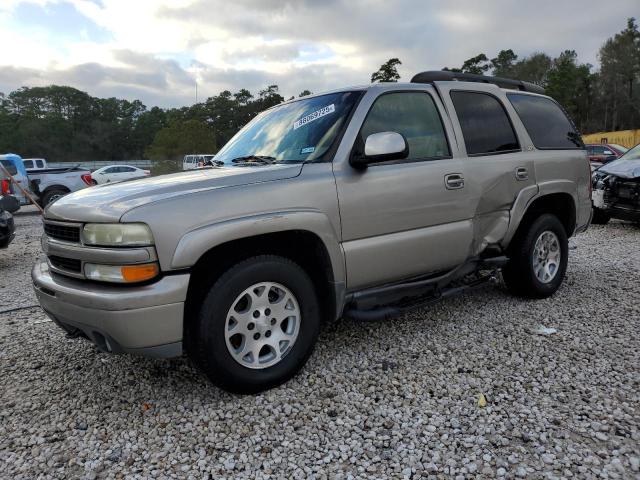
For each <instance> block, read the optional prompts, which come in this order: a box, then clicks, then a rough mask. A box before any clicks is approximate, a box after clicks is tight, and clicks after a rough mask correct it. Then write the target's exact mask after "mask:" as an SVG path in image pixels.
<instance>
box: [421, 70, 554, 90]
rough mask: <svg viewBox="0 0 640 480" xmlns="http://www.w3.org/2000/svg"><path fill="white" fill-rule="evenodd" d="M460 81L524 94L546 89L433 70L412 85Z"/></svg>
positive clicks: (514, 82) (499, 78)
mask: <svg viewBox="0 0 640 480" xmlns="http://www.w3.org/2000/svg"><path fill="white" fill-rule="evenodd" d="M452 80H459V81H462V82H479V83H493V84H494V85H498V86H499V87H503V88H512V89H516V90H521V91H523V92H532V93H542V94H544V88H542V87H541V86H539V85H536V84H534V83H530V82H525V81H522V80H513V79H511V78H502V77H490V76H488V75H476V74H474V73H461V72H452V71H450V70H433V71H429V72H421V73H418V74H416V75H414V77H413V78H412V79H411V83H433V82H443V81H445V82H446V81H452Z"/></svg>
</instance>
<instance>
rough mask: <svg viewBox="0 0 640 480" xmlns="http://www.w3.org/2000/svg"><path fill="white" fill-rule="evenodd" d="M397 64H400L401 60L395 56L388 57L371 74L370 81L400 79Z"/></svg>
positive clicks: (395, 80) (394, 80)
mask: <svg viewBox="0 0 640 480" xmlns="http://www.w3.org/2000/svg"><path fill="white" fill-rule="evenodd" d="M398 65H402V62H401V61H400V60H398V59H397V58H390V59H389V60H387V61H386V62H385V63H383V64H382V65H380V68H379V69H378V71H377V72H373V73H372V74H371V83H375V82H397V81H398V80H400V74H399V73H398Z"/></svg>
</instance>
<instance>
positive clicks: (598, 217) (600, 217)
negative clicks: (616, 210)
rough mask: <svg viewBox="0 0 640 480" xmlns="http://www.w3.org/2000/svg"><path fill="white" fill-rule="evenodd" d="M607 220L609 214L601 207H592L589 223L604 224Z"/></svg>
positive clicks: (609, 216)
mask: <svg viewBox="0 0 640 480" xmlns="http://www.w3.org/2000/svg"><path fill="white" fill-rule="evenodd" d="M609 220H611V215H609V214H608V213H607V212H606V211H604V210H602V209H601V208H596V207H593V218H592V219H591V223H593V224H594V225H606V224H607V223H609Z"/></svg>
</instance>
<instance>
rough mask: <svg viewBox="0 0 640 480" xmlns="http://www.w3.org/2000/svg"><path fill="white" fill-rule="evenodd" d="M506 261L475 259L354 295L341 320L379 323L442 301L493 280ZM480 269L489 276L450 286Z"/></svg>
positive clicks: (506, 259) (494, 258) (503, 257)
mask: <svg viewBox="0 0 640 480" xmlns="http://www.w3.org/2000/svg"><path fill="white" fill-rule="evenodd" d="M508 261H509V259H508V258H507V257H505V256H500V257H491V258H484V259H482V258H475V259H472V260H470V261H468V262H466V263H464V264H462V265H460V266H459V267H457V268H455V269H453V270H451V271H449V272H447V273H445V274H442V275H439V276H435V277H429V278H423V279H417V280H414V281H410V282H404V283H398V284H391V285H385V286H382V287H374V288H369V289H367V290H362V291H359V292H355V293H353V294H351V295H350V297H349V299H348V303H347V307H346V308H345V311H344V313H343V317H346V318H351V319H353V320H360V321H375V320H383V319H386V318H391V317H395V316H398V315H400V314H401V313H403V312H405V311H408V310H413V309H415V308H423V307H426V306H429V305H431V304H433V303H436V302H438V301H440V300H442V299H443V298H447V297H451V296H454V295H458V294H459V293H461V292H463V291H466V290H470V289H473V288H477V287H479V286H483V285H485V284H486V283H488V282H492V281H495V280H496V274H497V271H498V270H499V269H500V268H502V267H503V266H504V265H506V263H507V262H508ZM481 270H491V273H490V274H487V275H484V276H482V277H479V278H476V279H473V280H471V281H470V282H467V283H462V285H458V286H450V285H452V283H453V282H455V281H456V280H460V279H464V278H465V277H467V276H468V275H471V274H475V273H477V272H479V271H481Z"/></svg>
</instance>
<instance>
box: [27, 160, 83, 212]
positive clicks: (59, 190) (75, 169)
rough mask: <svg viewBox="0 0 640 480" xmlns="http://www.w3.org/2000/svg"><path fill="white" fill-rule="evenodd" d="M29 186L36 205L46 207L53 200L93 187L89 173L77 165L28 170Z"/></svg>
mask: <svg viewBox="0 0 640 480" xmlns="http://www.w3.org/2000/svg"><path fill="white" fill-rule="evenodd" d="M28 174H29V186H30V187H31V190H32V191H33V192H34V193H35V194H36V195H37V197H38V203H40V205H41V206H42V207H46V206H47V205H49V204H50V203H51V202H53V201H54V200H57V199H58V198H60V197H62V196H64V195H66V194H67V193H71V192H75V191H76V190H81V189H83V188H87V187H90V186H91V185H93V180H92V179H91V171H90V170H87V169H86V168H82V167H80V166H79V165H72V166H70V167H62V168H43V169H33V170H31V169H30V170H28Z"/></svg>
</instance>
